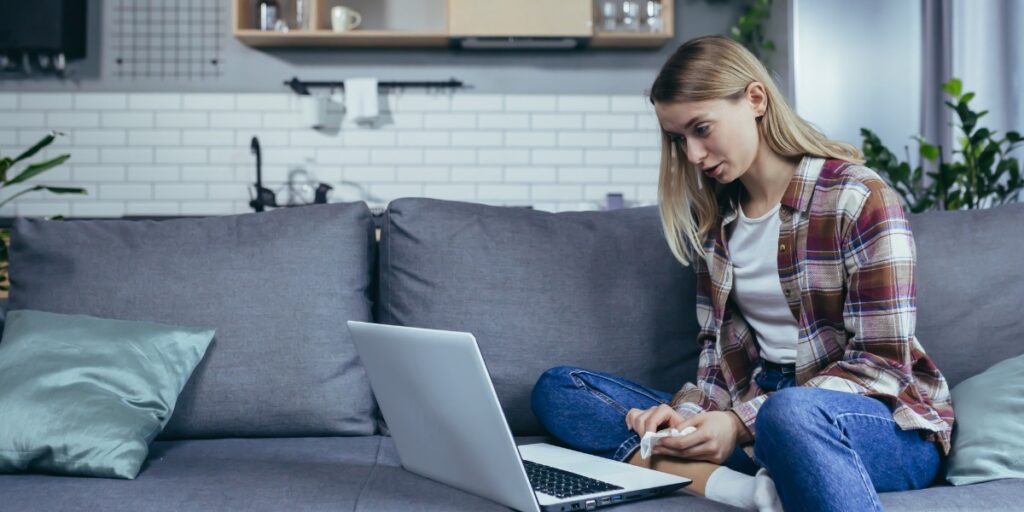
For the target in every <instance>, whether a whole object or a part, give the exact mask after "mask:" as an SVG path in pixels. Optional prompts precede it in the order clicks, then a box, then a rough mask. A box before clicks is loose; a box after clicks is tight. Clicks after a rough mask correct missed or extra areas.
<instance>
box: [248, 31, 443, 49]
mask: <svg viewBox="0 0 1024 512" xmlns="http://www.w3.org/2000/svg"><path fill="white" fill-rule="evenodd" d="M234 35H235V37H236V38H237V39H238V40H239V41H241V42H242V43H244V44H246V45H249V46H256V47H311V46H364V47H394V46H402V47H446V46H448V44H449V43H448V34H444V33H439V32H404V31H389V30H358V31H352V32H344V33H337V32H332V31H330V30H311V31H292V32H270V31H266V30H256V29H241V30H235V33H234Z"/></svg>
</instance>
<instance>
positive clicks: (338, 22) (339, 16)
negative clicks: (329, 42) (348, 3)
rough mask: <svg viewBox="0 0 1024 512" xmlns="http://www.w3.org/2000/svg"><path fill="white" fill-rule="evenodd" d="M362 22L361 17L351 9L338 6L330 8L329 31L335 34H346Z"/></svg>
mask: <svg viewBox="0 0 1024 512" xmlns="http://www.w3.org/2000/svg"><path fill="white" fill-rule="evenodd" d="M362 22H363V16H362V15H361V14H359V13H358V12H357V11H356V10H355V9H353V8H351V7H345V6H341V5H339V6H337V7H332V8H331V29H333V30H334V31H335V32H347V31H349V30H352V29H354V28H356V27H358V26H359V24H360V23H362Z"/></svg>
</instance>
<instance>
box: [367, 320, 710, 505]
mask: <svg viewBox="0 0 1024 512" xmlns="http://www.w3.org/2000/svg"><path fill="white" fill-rule="evenodd" d="M348 328H349V332H351V333H352V339H353V341H355V345H356V350H357V351H358V352H359V357H360V359H361V360H362V363H363V366H364V367H365V368H366V372H367V374H368V375H369V377H370V386H371V387H372V388H373V392H374V395H376V397H377V402H378V404H379V405H380V409H381V413H382V414H383V415H384V420H385V421H386V422H387V424H388V428H389V429H390V430H391V436H392V437H393V438H394V441H395V445H396V447H397V448H398V455H399V457H400V458H401V461H402V466H403V467H405V468H406V469H407V470H409V471H412V472H413V473H417V474H420V475H423V476H425V477H427V478H430V479H433V480H437V481H439V482H442V483H445V484H448V485H451V486H453V487H457V488H459V489H462V490H464V491H467V492H470V493H473V494H476V495H479V496H483V497H485V498H488V499H491V500H493V501H496V502H498V503H501V504H502V505H505V506H508V507H512V508H514V509H517V510H523V511H531V512H534V511H539V510H545V511H553V510H556V511H562V510H567V511H571V510H590V509H593V508H596V507H599V506H605V505H614V504H617V503H622V502H626V501H632V500H637V499H641V498H647V497H651V496H655V495H658V494H662V493H667V492H671V491H674V490H676V489H679V488H681V487H683V486H685V485H687V484H689V483H690V480H689V479H686V478H682V477H678V476H674V475H670V474H667V473H662V472H659V471H653V470H649V469H644V468H639V467H636V466H633V465H630V464H626V463H623V462H616V461H613V460H609V459H605V458H602V457H597V456H593V455H588V454H585V453H581V452H577V451H574V450H568V449H565V448H560V447H558V446H554V445H550V444H545V443H538V444H528V445H523V446H518V447H517V446H516V444H515V440H514V439H513V438H512V431H511V430H509V427H508V423H506V421H505V415H504V414H503V413H502V410H501V405H500V404H499V403H498V395H497V394H496V393H495V391H494V386H493V384H492V383H491V378H490V376H489V375H488V374H487V368H486V366H485V365H484V360H483V357H482V356H481V355H480V350H479V348H478V347H477V344H476V339H475V338H474V337H473V335H472V334H469V333H463V332H452V331H439V330H433V329H419V328H413V327H397V326H392V325H382V324H372V323H364V322H354V321H349V322H348Z"/></svg>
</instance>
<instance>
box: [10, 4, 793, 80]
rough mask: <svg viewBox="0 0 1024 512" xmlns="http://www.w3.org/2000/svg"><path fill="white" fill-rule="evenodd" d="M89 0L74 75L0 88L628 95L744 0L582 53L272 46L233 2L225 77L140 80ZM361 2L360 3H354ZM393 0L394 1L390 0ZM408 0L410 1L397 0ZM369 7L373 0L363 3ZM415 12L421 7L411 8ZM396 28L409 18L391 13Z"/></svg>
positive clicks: (783, 42) (781, 38) (682, 9)
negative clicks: (259, 43)
mask: <svg viewBox="0 0 1024 512" xmlns="http://www.w3.org/2000/svg"><path fill="white" fill-rule="evenodd" d="M141 1H152V0H92V1H90V2H89V3H90V6H89V7H90V13H89V32H90V34H89V49H88V50H89V55H90V57H89V58H88V59H87V60H86V61H84V62H82V63H80V65H79V72H78V75H77V76H76V77H75V78H73V79H65V80H58V79H55V78H44V79H37V78H33V79H15V78H11V77H5V78H2V79H0V91H29V90H31V91H68V92H92V91H104V92H137V91H156V92H167V91H173V92H278V91H281V90H282V88H283V86H282V82H283V81H284V80H286V79H288V78H291V77H292V76H298V77H300V78H302V79H306V80H343V79H345V78H348V77H354V76H376V77H378V78H380V79H382V80H415V81H423V80H446V79H448V78H451V77H454V78H456V79H458V80H462V81H463V82H465V83H466V84H468V85H470V86H471V87H472V89H470V91H468V92H480V93H541V94H565V93H568V94H633V93H638V92H642V91H643V90H644V89H646V88H647V87H648V86H649V85H650V83H651V81H652V80H653V78H654V75H655V73H656V72H657V70H658V69H659V68H660V66H661V64H662V63H663V62H664V60H665V59H666V58H667V56H668V55H669V54H671V53H672V51H673V50H674V49H675V48H676V47H677V46H678V45H679V44H680V43H682V42H683V41H685V40H687V39H690V38H692V37H696V36H699V35H705V34H725V33H726V32H727V31H728V28H729V26H730V25H731V24H732V23H733V21H734V20H735V19H736V18H737V17H738V15H739V13H740V12H741V9H742V5H743V4H744V3H746V2H740V1H735V0H727V1H723V0H677V1H676V19H675V26H676V34H677V36H676V38H675V39H674V40H673V41H671V42H669V43H667V44H665V45H664V46H663V47H661V48H659V49H657V50H607V49H606V50H581V51H539V52H524V51H514V52H497V51H490V52H479V51H468V50H453V49H391V50H388V49H372V50H358V49H273V50H261V49H253V48H250V47H247V46H245V45H243V44H241V43H239V42H238V41H237V40H235V38H234V37H232V36H231V26H230V25H231V20H230V17H231V16H230V12H231V8H230V3H231V2H230V0H210V1H218V2H221V4H222V5H223V11H222V13H223V15H222V18H221V22H220V25H222V30H221V31H220V32H221V33H222V34H223V36H222V37H221V38H220V41H219V44H220V47H221V59H222V75H221V76H220V77H217V78H206V79H191V80H189V79H166V78H163V79H151V78H150V79H146V78H134V79H133V78H121V77H118V76H116V69H117V66H116V64H115V63H114V59H115V58H116V54H117V52H116V50H115V48H114V37H113V32H114V28H115V24H114V20H115V19H116V16H117V9H118V8H119V7H120V6H121V5H122V4H123V3H125V2H141ZM357 1H358V0H357ZM394 1H397V0H394ZM403 1H413V0H403ZM789 2H790V0H775V13H774V14H773V19H772V20H771V23H770V26H769V29H770V31H771V33H772V36H771V37H772V38H773V39H774V40H775V42H776V45H777V51H776V53H775V56H774V57H773V59H772V65H773V67H774V68H775V69H776V70H777V71H778V72H777V74H778V75H779V76H780V77H781V78H782V80H780V81H781V82H782V86H783V88H784V89H786V90H788V84H787V83H785V82H786V80H785V78H786V77H788V76H789V75H790V70H789V60H790V59H789V48H790V47H789V44H788V36H787V34H788V30H789V26H788V20H787V17H786V13H787V11H788V9H789ZM367 5H370V4H367ZM417 15H418V14H417ZM397 23H398V24H399V25H401V24H403V23H405V24H409V22H403V21H401V20H398V21H397Z"/></svg>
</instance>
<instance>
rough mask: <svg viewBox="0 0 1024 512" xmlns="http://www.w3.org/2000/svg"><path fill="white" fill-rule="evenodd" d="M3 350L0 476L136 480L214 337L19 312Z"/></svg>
mask: <svg viewBox="0 0 1024 512" xmlns="http://www.w3.org/2000/svg"><path fill="white" fill-rule="evenodd" d="M3 332H4V336H3V342H2V343H0V411H3V413H2V414H0V472H3V473H9V472H10V473H13V472H22V471H40V472H46V473H60V474H67V475H82V476H97V477H116V478H129V479H130V478H135V475H136V474H138V472H139V468H140V467H142V463H143V462H144V461H145V460H146V454H147V453H149V443H150V442H151V441H153V439H154V438H156V436H157V434H158V433H160V430H162V429H163V428H164V425H166V424H167V420H168V419H169V418H170V415H171V411H173V410H174V404H175V402H177V400H178V394H179V393H181V389H182V388H183V387H185V383H186V382H187V381H188V378H189V376H190V375H192V370H193V369H194V368H195V367H196V364H198V363H199V360H200V359H202V358H203V354H205V353H206V349H207V347H208V346H209V345H210V340H211V339H213V330H211V329H203V328H197V327H181V326H174V325H164V324H157V323H152V322H127V321H124V320H109V319H105V318H96V317H91V316H86V315H60V314H56V313H47V312H44V311H32V310H25V309H21V310H16V311H11V312H9V313H8V314H7V323H6V326H5V327H4V331H3Z"/></svg>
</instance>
